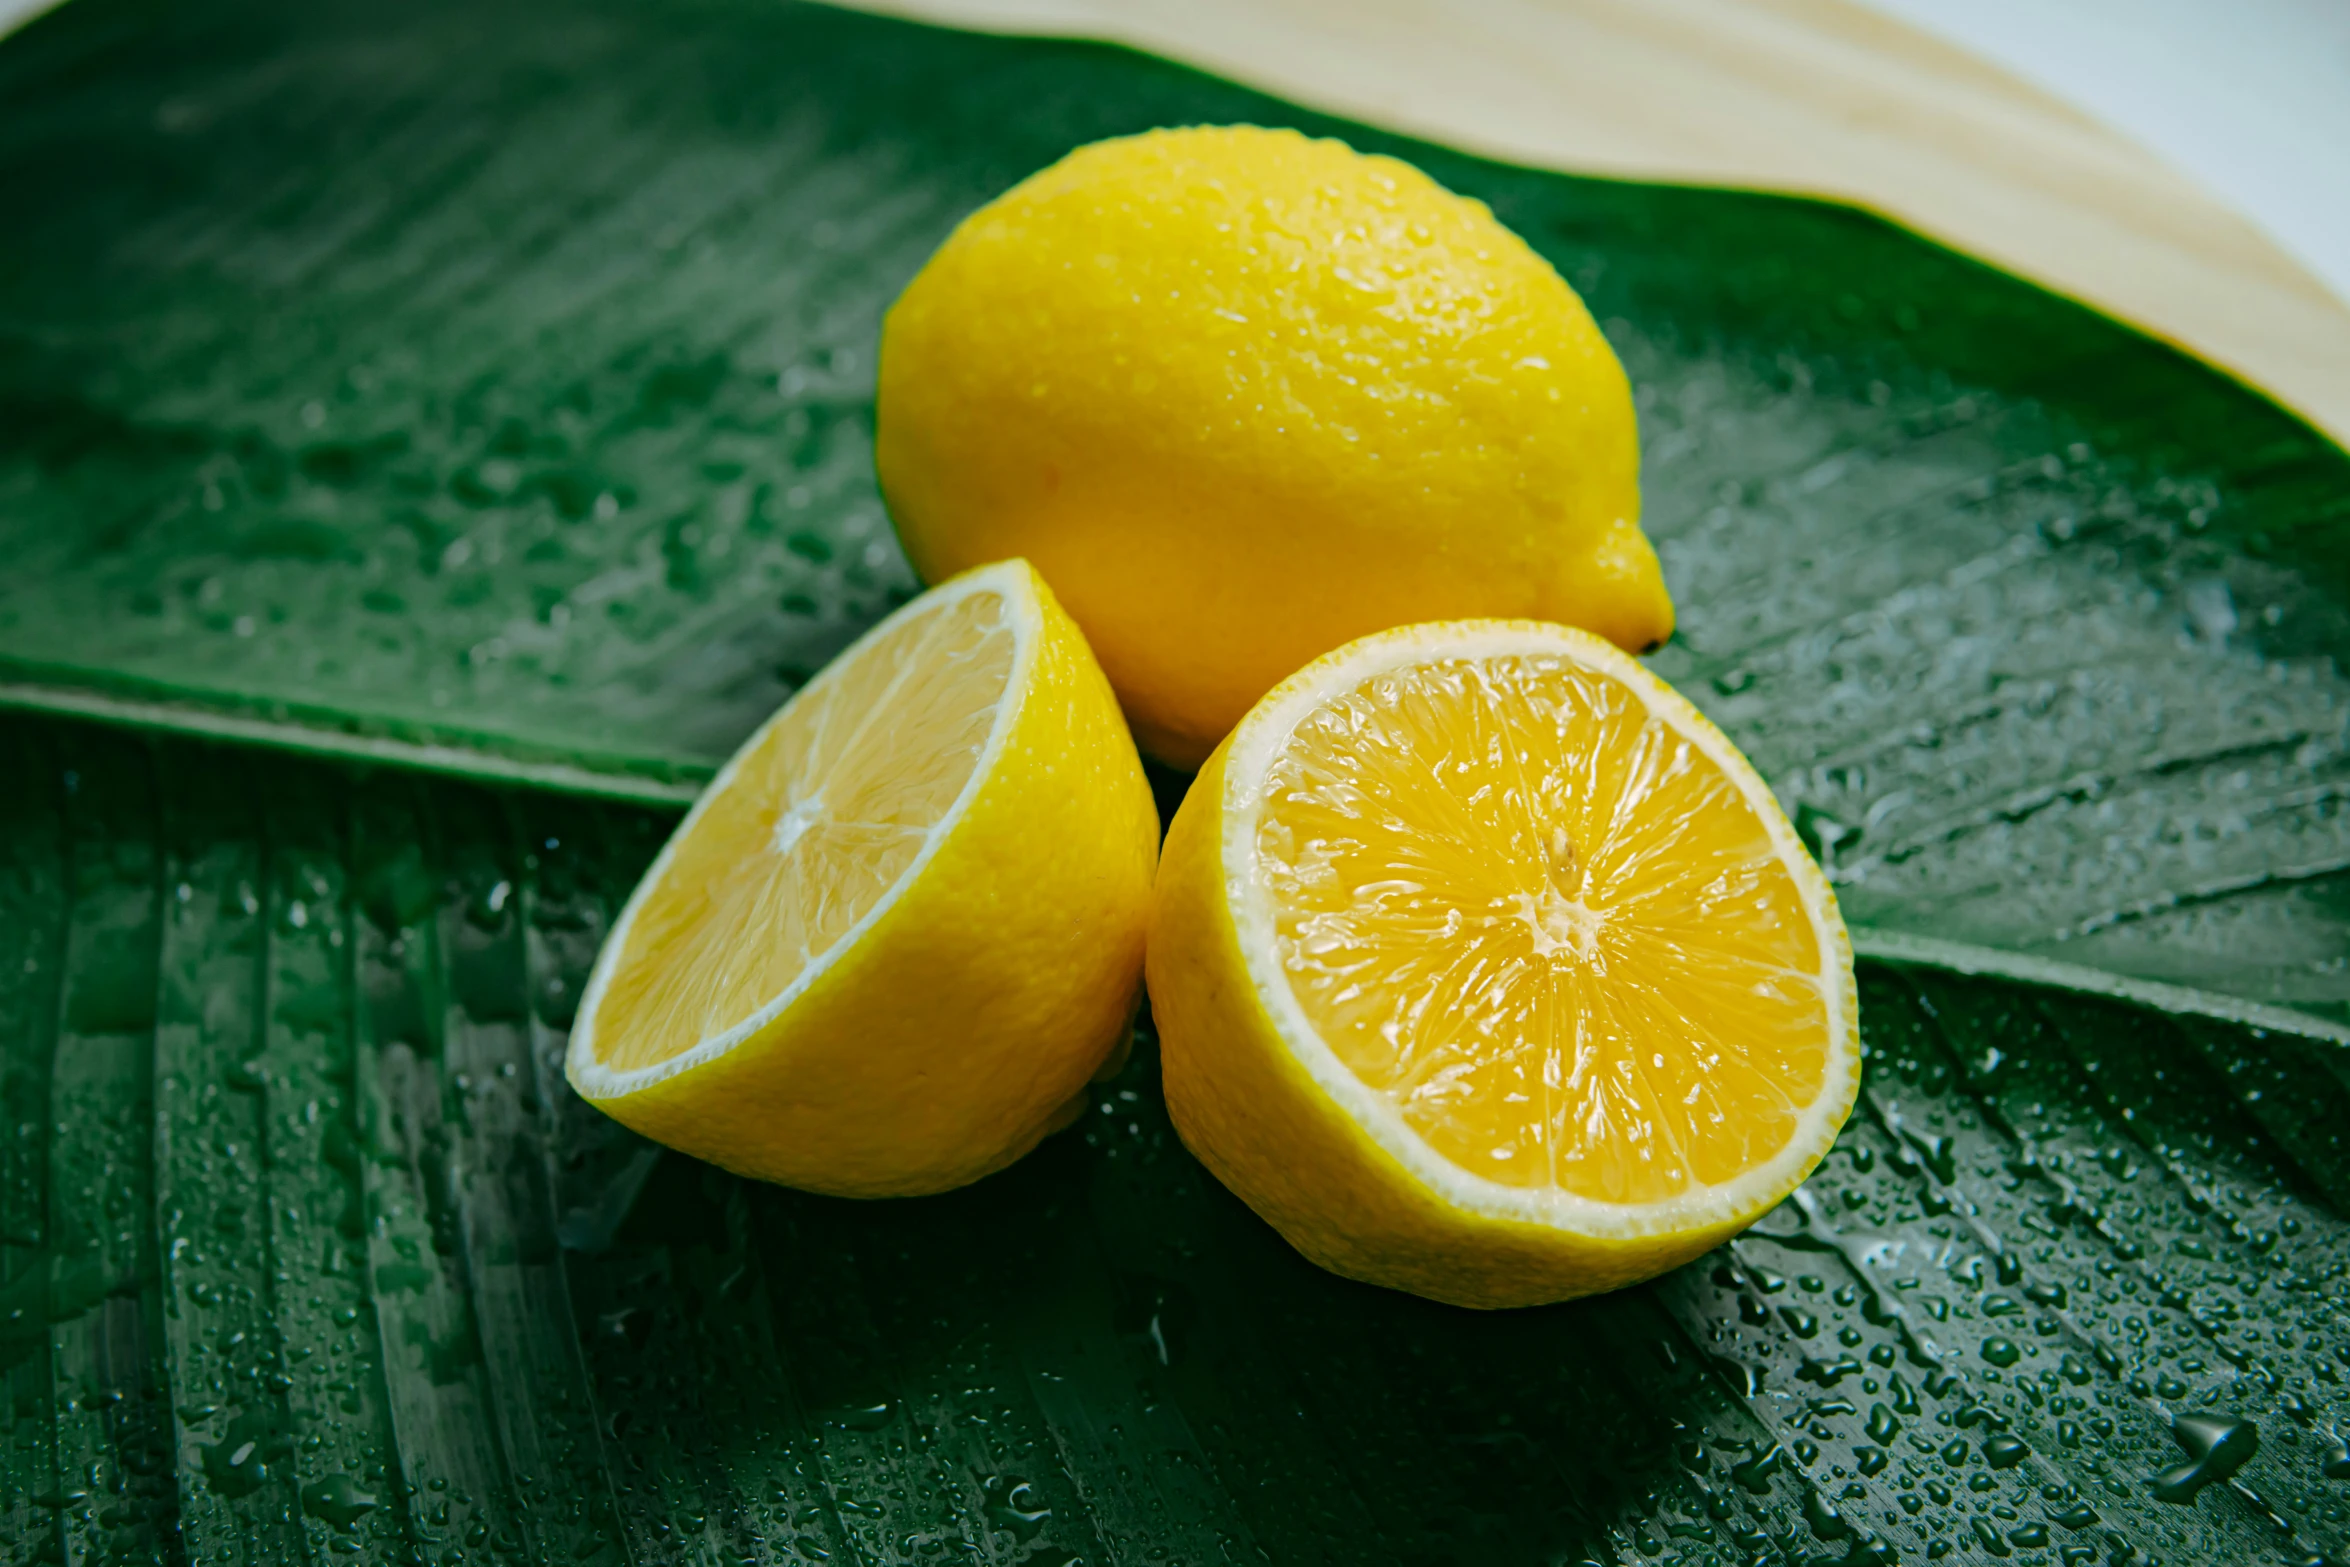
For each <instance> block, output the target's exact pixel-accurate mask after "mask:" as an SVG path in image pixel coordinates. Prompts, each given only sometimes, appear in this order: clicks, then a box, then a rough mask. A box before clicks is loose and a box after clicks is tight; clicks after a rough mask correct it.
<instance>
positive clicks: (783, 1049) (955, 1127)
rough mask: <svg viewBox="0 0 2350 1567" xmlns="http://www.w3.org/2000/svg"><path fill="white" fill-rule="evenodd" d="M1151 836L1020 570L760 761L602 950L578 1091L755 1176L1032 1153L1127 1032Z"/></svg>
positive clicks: (900, 1177) (896, 647) (837, 693)
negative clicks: (1030, 1151) (1036, 1144)
mask: <svg viewBox="0 0 2350 1567" xmlns="http://www.w3.org/2000/svg"><path fill="white" fill-rule="evenodd" d="M1157 826H1158V820H1157V814H1156V810H1155V807H1154V806H1153V804H1152V801H1151V796H1150V790H1149V787H1148V785H1147V783H1146V782H1145V781H1144V779H1143V776H1142V770H1141V763H1140V759H1139V758H1138V757H1137V756H1136V754H1135V751H1134V746H1133V742H1132V740H1131V738H1130V737H1129V735H1128V733H1127V731H1126V728H1125V725H1124V723H1123V720H1122V719H1121V717H1120V715H1119V712H1118V708H1117V705H1116V700H1115V698H1114V697H1113V695H1112V693H1111V691H1110V689H1109V685H1108V682H1107V681H1106V680H1105V679H1104V678H1103V676H1102V674H1101V671H1100V668H1099V666H1098V665H1097V664H1096V663H1095V662H1094V660H1093V658H1092V656H1091V654H1090V652H1089V651H1088V650H1087V648H1086V645H1085V642H1084V639H1083V637H1082V636H1081V635H1080V633H1079V632H1078V630H1077V628H1076V626H1075V624H1074V623H1073V622H1072V621H1070V619H1069V618H1068V616H1067V614H1066V613H1065V612H1064V611H1062V610H1061V608H1060V606H1059V605H1058V603H1057V602H1056V601H1055V600H1054V599H1053V596H1052V594H1051V592H1050V590H1049V589H1047V588H1046V587H1045V585H1044V584H1043V582H1042V581H1041V580H1040V579H1039V578H1038V577H1037V576H1036V574H1035V573H1034V571H1033V570H1031V569H1030V568H1029V567H1028V565H1027V564H1026V563H1025V562H1021V561H1009V562H1004V563H1001V564H998V565H994V566H989V567H985V568H982V569H980V570H977V571H974V572H971V573H968V574H966V575H964V576H962V577H959V578H957V579H955V580H954V581H952V582H949V583H947V584H945V585H943V586H941V587H940V588H937V589H934V590H933V591H932V592H930V593H928V594H925V595H924V596H923V597H921V598H919V599H917V600H915V601H914V602H913V603H912V604H909V605H907V606H906V607H905V608H904V609H901V610H900V611H898V612H897V613H896V614H895V615H893V616H891V617H890V618H889V619H888V620H886V621H884V622H882V624H881V625H879V626H877V627H876V628H874V630H873V631H871V632H869V633H868V634H867V635H866V636H865V637H864V638H863V639H862V640H861V641H859V642H858V643H857V644H856V645H855V646H853V647H852V648H850V649H849V650H848V651H847V652H846V653H844V654H842V655H841V657H840V658H839V659H838V660H836V661H835V662H834V663H833V664H832V665H830V666H829V667H828V668H826V670H825V671H824V672H823V673H822V674H820V675H819V676H818V677H817V678H816V679H815V680H814V681H812V682H810V683H809V685H808V686H807V687H805V688H804V689H803V690H801V691H800V692H799V693H798V694H797V695H795V696H794V697H793V698H792V700H791V701H790V702H788V703H786V704H785V705H784V707H783V708H782V709H781V710H780V711H779V712H777V714H776V715H775V716H774V717H773V718H772V719H770V720H769V721H768V722H767V723H766V724H765V725H763V726H762V727H761V728H760V729H759V731H758V732H757V733H756V734H754V735H752V736H751V738H750V739H749V740H748V741H746V742H745V743H744V745H743V746H742V748H741V749H740V750H739V751H738V752H737V753H736V754H735V756H734V758H733V759H732V760H731V761H729V762H728V763H727V765H726V767H725V768H724V769H723V770H722V771H721V772H720V773H719V775H718V777H717V778H716V779H715V780H714V781H713V782H712V784H711V785H710V788H709V789H708V790H707V791H706V792H705V793H704V794H703V796H702V798H701V799H700V801H699V802H697V803H696V805H695V806H694V808H693V810H692V811H691V812H690V813H689V814H688V815H687V817H686V819H685V820H684V822H683V823H682V824H681V825H680V826H679V828H678V830H677V832H676V834H675V835H674V836H673V837H672V838H671V840H670V842H669V844H668V846H667V847H665V848H664V849H663V850H662V852H661V854H660V856H659V857H658V858H657V859H656V860H655V861H654V863H653V865H652V867H651V869H650V870H648V871H647V872H646V874H645V877H644V880H643V882H642V883H641V884H640V885H639V886H638V888H637V890H636V892H635V894H634V895H633V896H632V897H631V898H630V900H629V902H628V904H627V906H626V908H625V909H624V910H623V911H622V913H621V916H620V918H619V920H618V921H617V922H616V923H615V924H614V926H613V928H612V931H611V933H610V935H609V936H608V937H607V939H606V941H605V944H604V948H603V951H602V952H601V954H600V955H599V956H598V959H597V962H596V966H595V969H594V970H593V972H592V974H591V976H590V979H589V983H588V987H587V990H586V992H585V993H584V995H583V997H582V999H581V1005H580V1013H579V1018H578V1021H577V1022H576V1024H575V1025H574V1028H573V1032H572V1038H571V1044H570V1049H569V1054H568V1059H567V1063H566V1065H567V1072H568V1075H569V1077H570V1079H571V1082H572V1084H573V1086H574V1087H576V1088H577V1089H578V1090H579V1092H580V1093H581V1094H582V1095H583V1096H584V1097H585V1098H587V1099H588V1100H589V1101H590V1102H591V1103H594V1104H596V1105H597V1106H598V1107H599V1108H601V1109H603V1110H605V1111H606V1112H607V1113H609V1114H611V1115H612V1116H614V1117H615V1118H616V1119H618V1120H620V1121H622V1122H624V1123H626V1124H628V1125H630V1126H632V1127H635V1128H636V1129H637V1130H639V1131H641V1132H643V1133H645V1134H646V1135H647V1136H650V1137H653V1138H654V1139H656V1140H658V1141H660V1142H663V1143H667V1144H669V1145H670V1146H672V1147H676V1148H679V1149H682V1150H684V1151H685V1152H688V1153H691V1154H694V1155H696V1156H697V1157H700V1158H705V1159H708V1160H711V1161H712V1162H714V1163H716V1164H719V1165H722V1166H724V1167H726V1168H727V1169H730V1170H734V1171H737V1172H738V1173H741V1174H746V1175H753V1176H758V1177H761V1178H763V1179H767V1180H774V1181H781V1182H784V1183H786V1184H789V1185H794V1186H800V1187H805V1188H807V1189H810V1190H815V1191H824V1192H832V1193H836V1194H841V1195H852V1196H882V1195H896V1194H907V1193H914V1192H925V1191H938V1190H944V1189H946V1188H948V1187H952V1186H957V1185H961V1184H964V1183H965V1182H968V1181H970V1180H974V1179H977V1178H978V1177H979V1176H981V1175H985V1174H987V1173H988V1172H989V1171H991V1170H994V1169H998V1168H1000V1167H1002V1166H1003V1165H1005V1164H1008V1163H1010V1162H1011V1161H1012V1160H1013V1159H1016V1158H1018V1157H1019V1156H1020V1154H1022V1153H1024V1152H1026V1151H1027V1150H1028V1149H1029V1148H1030V1147H1032V1146H1033V1145H1034V1144H1035V1142H1036V1141H1037V1140H1038V1138H1040V1137H1041V1136H1043V1135H1044V1133H1045V1132H1046V1131H1048V1130H1050V1129H1051V1128H1052V1126H1053V1125H1054V1124H1055V1123H1056V1118H1057V1117H1063V1116H1065V1113H1066V1108H1067V1106H1068V1105H1069V1103H1070V1102H1071V1101H1072V1099H1073V1098H1074V1097H1076V1096H1077V1095H1079V1094H1081V1093H1082V1091H1083V1087H1084V1084H1085V1081H1086V1079H1087V1078H1088V1077H1089V1076H1090V1075H1091V1074H1092V1073H1093V1071H1094V1070H1095V1069H1096V1068H1097V1067H1098V1066H1099V1065H1100V1064H1101V1062H1102V1060H1103V1059H1104V1058H1105V1057H1106V1056H1107V1055H1108V1053H1109V1052H1110V1050H1111V1048H1112V1047H1113V1046H1114V1045H1115V1044H1117V1043H1118V1042H1119V1041H1120V1040H1121V1039H1122V1038H1123V1033H1124V1029H1125V1026H1126V1022H1127V1019H1128V1017H1129V1015H1130V1014H1131V1011H1132V1008H1133V1004H1134V1000H1135V995H1136V988H1137V984H1138V981H1139V975H1140V968H1141V958H1142V938H1143V929H1144V922H1145V920H1146V918H1147V910H1148V898H1149V888H1150V881H1151V876H1152V871H1153V867H1154V861H1155V858H1156V848H1157V844H1156V840H1157Z"/></svg>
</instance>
